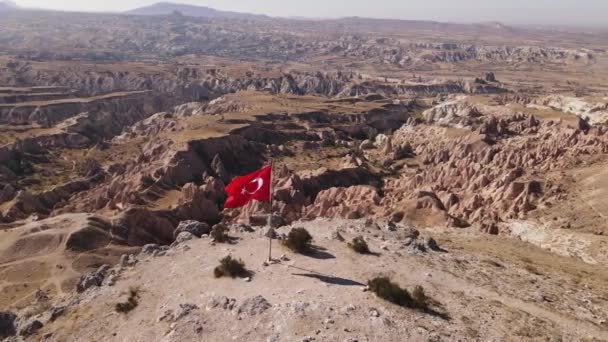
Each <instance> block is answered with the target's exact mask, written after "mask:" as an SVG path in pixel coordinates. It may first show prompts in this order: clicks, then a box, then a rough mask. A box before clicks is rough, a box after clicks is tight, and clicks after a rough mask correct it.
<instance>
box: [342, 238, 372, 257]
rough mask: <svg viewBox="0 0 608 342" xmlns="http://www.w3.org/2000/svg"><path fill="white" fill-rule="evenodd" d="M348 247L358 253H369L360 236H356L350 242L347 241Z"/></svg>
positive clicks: (365, 243)
mask: <svg viewBox="0 0 608 342" xmlns="http://www.w3.org/2000/svg"><path fill="white" fill-rule="evenodd" d="M347 245H348V247H349V248H350V249H352V250H353V251H355V252H357V253H359V254H369V252H370V251H369V246H368V245H367V242H365V240H364V239H363V237H362V236H357V237H356V238H354V239H353V241H352V242H349V243H348V244H347Z"/></svg>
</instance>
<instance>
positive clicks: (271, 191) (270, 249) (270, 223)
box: [268, 157, 274, 262]
mask: <svg viewBox="0 0 608 342" xmlns="http://www.w3.org/2000/svg"><path fill="white" fill-rule="evenodd" d="M273 167H274V165H273V163H272V157H270V213H269V214H268V232H269V233H270V230H272V229H274V228H273V227H272V197H273V195H274V186H273V181H274V169H273ZM270 261H272V234H268V262H270Z"/></svg>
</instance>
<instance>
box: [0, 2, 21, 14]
mask: <svg viewBox="0 0 608 342" xmlns="http://www.w3.org/2000/svg"><path fill="white" fill-rule="evenodd" d="M18 9H19V6H17V4H16V3H14V2H12V1H9V0H0V12H2V11H14V10H18Z"/></svg>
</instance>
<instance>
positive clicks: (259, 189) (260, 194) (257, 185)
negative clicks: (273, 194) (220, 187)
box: [224, 165, 272, 208]
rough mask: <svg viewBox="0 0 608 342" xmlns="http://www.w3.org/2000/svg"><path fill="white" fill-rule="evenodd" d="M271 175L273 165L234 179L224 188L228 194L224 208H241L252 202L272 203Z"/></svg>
mask: <svg viewBox="0 0 608 342" xmlns="http://www.w3.org/2000/svg"><path fill="white" fill-rule="evenodd" d="M271 175H272V165H268V166H265V167H263V168H261V169H259V170H257V171H255V172H253V173H250V174H248V175H245V176H241V177H237V178H235V179H233V180H232V182H230V184H228V185H227V186H226V187H225V188H224V190H225V191H226V193H227V194H228V199H226V203H225V204H224V208H239V207H242V206H244V205H245V204H247V203H249V202H250V201H251V200H258V201H260V202H268V201H270V178H271Z"/></svg>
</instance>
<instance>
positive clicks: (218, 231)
mask: <svg viewBox="0 0 608 342" xmlns="http://www.w3.org/2000/svg"><path fill="white" fill-rule="evenodd" d="M227 230H228V228H227V227H226V226H224V225H223V224H216V225H215V226H213V229H211V237H212V238H213V239H214V240H215V242H220V243H222V242H227V241H228V234H226V231H227Z"/></svg>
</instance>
